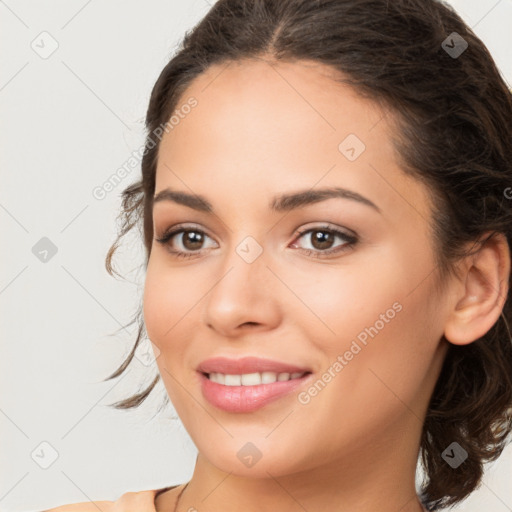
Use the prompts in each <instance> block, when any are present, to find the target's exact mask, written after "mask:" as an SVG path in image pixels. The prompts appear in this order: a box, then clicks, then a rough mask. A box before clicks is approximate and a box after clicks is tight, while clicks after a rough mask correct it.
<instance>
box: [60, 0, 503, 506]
mask: <svg viewBox="0 0 512 512" xmlns="http://www.w3.org/2000/svg"><path fill="white" fill-rule="evenodd" d="M146 126H147V130H148V135H147V140H146V151H145V153H144V158H143V161H142V177H141V180H140V181H139V182H138V183H136V184H134V185H132V186H130V187H129V188H127V189H126V190H125V191H124V201H123V211H122V216H123V222H124V223H123V226H122V230H121V233H120V237H122V236H124V235H125V234H126V233H127V232H128V231H129V230H130V229H132V228H133V227H135V226H136V225H137V224H138V222H139V221H141V222H142V228H143V230H144V242H145V247H146V250H147V266H146V271H147V272H146V280H145V289H144V297H143V303H142V306H141V310H140V312H139V315H140V316H139V320H140V322H141V323H140V326H141V329H140V330H139V335H138V337H137V340H136V343H135V346H134V347H133V350H132V352H131V354H130V355H129V357H128V359H127V360H126V361H125V362H124V363H123V365H122V366H121V367H120V368H119V369H118V370H117V371H116V372H115V373H114V374H112V375H111V376H110V377H109V378H114V377H117V376H118V375H120V374H121V373H122V372H123V371H124V370H125V369H126V367H127V365H128V364H129V362H130V361H131V359H132V358H133V355H134V352H135V349H136V347H137V345H138V343H139V341H140V340H141V339H142V333H143V330H144V328H145V329H146V331H147V334H148V337H149V339H150V340H151V341H152V343H153V345H154V347H157V349H158V357H157V363H158V368H159V375H157V377H156V378H155V380H154V381H153V383H152V385H151V386H150V388H148V389H147V390H145V391H144V392H142V393H140V394H138V395H136V396H134V397H131V398H129V399H127V400H124V401H122V402H120V403H118V404H116V407H118V408H129V407H136V406H137V405H139V404H140V403H141V402H142V401H143V400H144V399H145V398H146V397H147V396H148V394H149V393H150V392H151V390H152V389H153V387H154V385H155V384H156V382H157V381H158V379H160V378H162V379H163V382H164V384H165V387H166V390H167V394H168V397H169V398H170V400H171V401H172V404H173V405H174V407H175V409H176V411H177V412H178V414H179V416H180V418H181V420H182V422H183V424H184V426H185V428H186V429H187V431H188V433H189V434H190V436H191V438H192V439H193V441H194V443H195V445H196V446H197V449H198V456H197V461H196V466H195V470H194V473H193V476H192V478H191V480H190V481H189V482H187V483H183V484H182V485H180V486H174V487H169V488H165V489H160V490H155V491H145V492H141V493H126V494H125V495H123V496H122V497H121V498H120V499H119V500H117V501H116V502H114V503H110V505H108V506H105V502H96V503H92V504H91V503H90V504H88V505H86V504H75V505H71V506H68V507H59V508H57V509H53V510H55V511H59V512H61V511H65V510H89V509H90V510H93V509H94V510H97V505H100V504H101V505H103V506H104V508H103V509H104V510H115V511H117V510H131V509H137V510H148V511H158V512H160V511H172V510H177V511H179V512H183V511H185V510H199V511H201V510H208V511H220V510H222V511H226V510H248V511H251V510H287V511H290V512H292V511H293V512H294V511H302V510H307V511H310V512H312V511H318V510H325V509H329V510H340V511H353V510H358V511H362V512H369V511H375V510H379V511H380V512H398V511H401V512H413V511H414V512H416V511H418V512H419V511H422V510H441V509H443V508H446V507H448V506H451V505H454V504H457V503H459V502H461V501H462V500H463V499H465V498H466V497H467V496H468V495H469V494H470V493H471V492H472V491H473V490H474V489H475V488H476V487H477V485H478V484H479V482H480V480H481V477H482V474H483V463H484V462H487V461H489V460H495V459H496V458H497V457H498V456H499V455H500V454H501V452H502V450H503V448H504V446H505V445H506V442H507V441H508V437H507V436H508V435H509V434H510V431H511V429H512V422H511V406H512V378H511V374H512V344H511V342H512V338H511V335H510V330H509V324H510V319H511V315H512V311H511V301H510V298H509V294H510V292H509V289H510V244H511V237H512V209H511V206H512V188H511V186H512V140H511V138H510V131H511V129H512V97H511V94H510V91H509V90H508V89H507V87H506V85H505V83H504V81H503V79H502V78H501V76H500V73H499V71H498V70H497V68H496V65H495V63H494V61H493V59H492V57H491V56H490V54H489V53H488V51H487V49H486V48H485V46H484V45H483V43H482V42H481V41H480V40H479V39H478V38H477V37H476V36H475V34H474V33H473V32H472V31H471V29H470V28H468V27H467V26H466V25H465V24H464V23H463V21H462V20H461V19H460V17H459V16H458V15H457V14H455V13H454V12H453V11H452V10H451V9H450V8H449V7H447V6H445V5H444V4H441V3H439V2H437V1H435V0H396V1H393V2H389V1H386V0H318V1H314V0H279V1H272V0H219V1H218V2H217V3H216V4H215V5H214V6H213V7H212V9H211V10H210V11H209V13H208V14H207V15H206V17H205V18H204V19H203V20H202V21H201V23H199V24H198V25H197V26H196V27H195V28H194V30H193V31H191V32H190V33H187V35H186V37H185V39H184V42H183V45H182V47H181V48H180V49H179V52H178V53H177V54H176V55H175V56H174V57H173V58H172V60H171V61H170V62H169V63H168V64H167V66H166V67H165V68H164V70H163V71H162V73H161V75H160V77H159V78H158V80H157V82H156V84H155V86H154V89H153V92H152V96H151V100H150V104H149V109H148V113H147V118H146ZM116 245H117V241H116V243H115V244H114V245H113V246H112V248H111V250H110V251H109V254H108V256H107V268H108V270H109V272H112V266H111V259H112V256H113V254H114V252H115V249H116ZM142 316H143V320H144V323H142ZM155 352H156V350H155ZM156 353H157V352H156ZM418 455H421V461H422V463H423V466H424V471H425V481H424V482H423V485H422V487H421V492H420V493H419V495H417V494H416V490H415V472H416V466H417V462H418ZM70 507H78V508H70ZM108 507H110V509H109V508H108Z"/></svg>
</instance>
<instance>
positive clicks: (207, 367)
mask: <svg viewBox="0 0 512 512" xmlns="http://www.w3.org/2000/svg"><path fill="white" fill-rule="evenodd" d="M197 370H198V371H200V372H203V373H224V374H226V375H242V374H245V373H257V372H275V373H298V372H301V373H303V372H309V371H310V370H309V368H304V367H300V366H295V365H293V364H288V363H283V362H281V361H275V360H272V359H262V358H259V357H242V358H240V359H229V358H227V357H212V358H210V359H206V360H204V361H203V362H201V363H200V364H199V366H198V367H197Z"/></svg>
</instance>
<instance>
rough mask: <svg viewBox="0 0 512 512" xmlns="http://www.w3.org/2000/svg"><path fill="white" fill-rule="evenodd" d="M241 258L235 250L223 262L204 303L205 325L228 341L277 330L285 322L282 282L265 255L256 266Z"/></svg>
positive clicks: (261, 256)
mask: <svg viewBox="0 0 512 512" xmlns="http://www.w3.org/2000/svg"><path fill="white" fill-rule="evenodd" d="M240 254H242V253H240ZM240 254H239V253H237V251H236V250H235V249H233V250H232V251H231V253H230V254H229V255H228V256H226V258H225V259H224V260H223V261H222V264H220V265H219V272H218V278H217V279H216V280H215V282H214V284H213V286H212V287H211V289H210V292H209V293H207V295H206V297H205V300H204V301H203V302H202V311H201V320H202V322H203V323H204V324H205V325H206V326H207V327H208V328H209V329H213V330H214V331H216V332H217V333H218V334H219V335H220V336H222V337H226V338H233V337H237V336H240V335H241V334H243V333H245V332H247V331H248V330H251V331H255V330H269V329H274V328H275V327H276V326H277V325H278V324H279V322H280V321H281V315H282V308H281V305H280V303H279V297H280V293H279V290H278V285H279V281H278V280H277V279H276V277H275V276H274V274H273V273H272V272H271V271H270V270H269V268H268V266H267V263H268V261H267V258H266V257H265V256H266V254H265V251H263V252H262V253H261V254H260V255H259V256H258V257H257V258H256V259H255V260H254V261H252V262H250V260H246V259H244V257H242V256H243V254H242V256H240Z"/></svg>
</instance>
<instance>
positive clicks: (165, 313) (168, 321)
mask: <svg viewBox="0 0 512 512" xmlns="http://www.w3.org/2000/svg"><path fill="white" fill-rule="evenodd" d="M164 258H165V257H163V258H162V256H160V255H157V254H153V255H152V256H151V258H150V261H149V263H148V268H147V272H146V278H145V284H144V299H143V312H144V322H145V325H146V331H147V333H148V336H149V338H150V339H151V341H153V342H154V343H156V344H157V345H158V346H159V347H160V348H162V349H163V348H164V345H166V344H168V343H170V342H171V341H172V340H176V339H179V337H177V336H176V332H177V331H178V330H179V329H180V328H182V326H183V325H185V323H186V321H187V317H190V316H191V313H192V311H191V308H192V307H193V305H194V304H195V303H196V302H197V301H198V300H199V299H200V295H199V289H198V287H197V286H194V285H193V281H191V276H190V275H189V273H186V272H183V271H182V270H180V269H173V268H170V267H168V266H167V265H166V264H165V260H164Z"/></svg>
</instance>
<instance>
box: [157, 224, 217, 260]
mask: <svg viewBox="0 0 512 512" xmlns="http://www.w3.org/2000/svg"><path fill="white" fill-rule="evenodd" d="M205 237H206V238H210V237H209V236H208V235H207V234H206V233H205V232H204V231H203V230H201V229H198V228H193V227H189V228H188V229H184V228H183V227H174V228H171V229H169V230H167V231H165V232H164V233H163V235H162V236H161V237H159V238H155V240H156V241H157V242H158V243H160V244H162V245H164V246H166V248H167V250H168V251H169V252H170V253H171V254H173V255H174V256H176V257H178V258H190V257H193V256H200V255H201V254H202V252H203V251H204V249H201V247H200V246H201V245H202V244H203V243H204V240H205ZM174 242H176V243H177V244H178V246H181V248H178V249H176V248H174V247H173V243H174ZM188 251H192V252H188Z"/></svg>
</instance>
